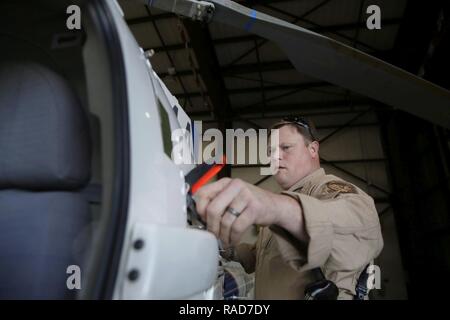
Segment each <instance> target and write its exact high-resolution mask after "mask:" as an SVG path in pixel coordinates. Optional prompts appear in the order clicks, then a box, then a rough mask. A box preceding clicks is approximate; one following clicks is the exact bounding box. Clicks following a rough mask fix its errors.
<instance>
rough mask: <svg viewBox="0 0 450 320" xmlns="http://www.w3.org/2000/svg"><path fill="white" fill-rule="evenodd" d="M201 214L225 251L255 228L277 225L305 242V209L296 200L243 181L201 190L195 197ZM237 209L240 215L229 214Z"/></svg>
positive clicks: (223, 181)
mask: <svg viewBox="0 0 450 320" xmlns="http://www.w3.org/2000/svg"><path fill="white" fill-rule="evenodd" d="M195 201H196V207H197V212H198V213H199V214H200V216H201V217H202V219H203V221H205V222H206V224H207V228H208V230H209V231H211V232H212V233H214V234H215V235H216V237H218V238H219V239H220V240H221V241H222V244H223V245H224V247H225V248H227V247H229V246H234V245H236V244H237V243H238V242H239V240H240V239H241V237H242V235H243V233H244V232H245V231H246V230H247V229H248V228H249V227H250V226H251V225H253V224H258V225H262V226H268V225H272V224H277V225H279V226H281V227H284V228H285V229H286V230H288V231H289V232H291V233H292V232H294V233H299V234H294V236H295V237H297V238H299V239H301V238H300V237H301V234H300V229H299V228H301V230H303V226H302V221H303V219H302V214H301V208H300V205H299V204H298V202H297V201H295V200H294V199H292V198H290V197H287V196H284V195H279V194H276V193H272V192H269V191H266V190H263V189H261V188H258V187H256V186H254V185H252V184H249V183H247V182H244V181H242V180H240V179H230V178H223V179H220V180H218V181H216V182H214V183H211V184H208V185H206V186H204V187H203V188H201V189H199V190H198V191H197V192H196V194H195ZM228 207H230V208H233V209H234V210H236V211H237V212H240V215H239V216H238V217H236V216H235V215H233V214H231V213H230V212H227V208H228Z"/></svg>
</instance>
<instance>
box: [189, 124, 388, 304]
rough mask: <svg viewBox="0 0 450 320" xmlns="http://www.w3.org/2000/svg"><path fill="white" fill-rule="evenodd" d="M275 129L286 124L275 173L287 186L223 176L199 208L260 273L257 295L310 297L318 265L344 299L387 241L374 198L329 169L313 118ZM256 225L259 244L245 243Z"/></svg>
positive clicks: (200, 195) (199, 199)
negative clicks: (272, 189) (322, 163)
mask: <svg viewBox="0 0 450 320" xmlns="http://www.w3.org/2000/svg"><path fill="white" fill-rule="evenodd" d="M273 128H275V129H279V144H278V150H277V151H278V153H275V154H278V167H277V169H278V171H277V173H276V175H275V179H276V181H277V182H278V184H279V185H280V186H281V187H282V189H283V190H284V191H283V192H281V194H276V193H272V192H269V191H267V190H263V189H261V188H259V187H256V186H254V185H251V184H249V183H246V182H244V181H242V180H240V179H229V178H223V179H220V180H218V181H216V182H214V183H211V184H209V185H207V186H204V187H203V188H202V189H200V190H199V191H198V192H197V194H196V203H197V210H198V212H199V214H200V216H201V217H202V218H203V220H204V221H205V222H206V224H207V228H208V230H209V231H211V232H212V233H214V234H215V235H216V236H217V237H218V238H219V239H220V240H221V241H222V243H223V245H224V246H225V247H226V248H230V249H231V252H232V255H231V258H232V259H233V260H236V261H239V262H240V263H241V264H242V265H243V267H244V268H245V270H246V271H247V272H249V273H251V272H253V271H254V272H255V298H256V299H302V298H304V289H305V287H306V286H307V285H308V284H310V283H312V282H314V281H315V280H317V279H315V278H314V275H313V273H312V272H311V270H313V269H315V268H318V267H320V268H321V270H322V271H323V274H324V275H325V277H326V278H327V279H328V280H331V281H333V282H334V283H335V284H336V286H337V287H338V289H339V297H338V298H339V299H353V297H354V295H355V287H356V284H357V280H358V278H359V276H360V274H361V273H362V272H363V270H364V268H365V267H366V265H367V264H368V263H370V262H371V261H372V260H373V259H374V258H375V257H377V256H378V254H379V253H380V251H381V249H382V247H383V239H382V235H381V229H380V223H379V219H378V214H377V211H376V208H375V205H374V202H373V199H372V198H371V197H370V196H368V195H367V194H366V193H364V192H363V191H362V190H360V189H359V188H357V187H356V186H354V185H353V184H350V183H348V182H346V181H344V180H342V179H340V178H338V177H336V176H333V175H327V174H325V171H324V170H323V169H322V168H321V167H320V161H319V143H318V142H317V141H316V140H315V138H314V134H313V132H312V128H311V125H310V124H308V123H307V122H306V121H304V120H303V119H301V118H295V119H294V118H293V119H285V120H284V121H282V122H280V123H277V124H276V125H275V126H274V127H273ZM252 225H259V226H261V227H262V228H261V229H260V232H259V235H258V239H257V241H256V244H255V245H248V244H239V240H240V239H241V237H242V235H243V233H244V232H245V231H246V230H247V229H248V228H249V227H250V226H252Z"/></svg>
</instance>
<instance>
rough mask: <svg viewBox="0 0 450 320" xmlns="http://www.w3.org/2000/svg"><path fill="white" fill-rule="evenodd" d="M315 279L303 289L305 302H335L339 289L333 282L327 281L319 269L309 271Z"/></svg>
mask: <svg viewBox="0 0 450 320" xmlns="http://www.w3.org/2000/svg"><path fill="white" fill-rule="evenodd" d="M311 271H312V272H313V274H314V277H315V278H316V279H317V280H316V281H314V282H313V283H310V284H309V285H307V286H306V288H305V300H337V298H338V295H339V289H338V287H337V286H336V284H335V283H334V282H333V281H330V280H327V279H326V278H325V275H324V274H323V272H322V270H321V269H320V268H316V269H313V270H311Z"/></svg>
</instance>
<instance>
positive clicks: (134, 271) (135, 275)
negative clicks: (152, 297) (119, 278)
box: [128, 269, 139, 281]
mask: <svg viewBox="0 0 450 320" xmlns="http://www.w3.org/2000/svg"><path fill="white" fill-rule="evenodd" d="M138 278H139V271H138V270H137V269H132V270H131V271H130V272H128V280H130V281H136V280H137V279H138Z"/></svg>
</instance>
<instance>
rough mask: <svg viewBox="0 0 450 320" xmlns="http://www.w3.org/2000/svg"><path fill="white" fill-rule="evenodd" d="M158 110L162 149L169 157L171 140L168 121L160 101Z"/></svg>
mask: <svg viewBox="0 0 450 320" xmlns="http://www.w3.org/2000/svg"><path fill="white" fill-rule="evenodd" d="M158 109H159V116H160V121H161V135H162V139H163V147H164V153H165V154H166V155H167V156H168V157H171V153H172V147H173V146H172V139H171V130H170V121H169V115H168V113H167V111H166V110H165V109H164V107H163V105H162V103H161V101H160V100H159V99H158Z"/></svg>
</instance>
